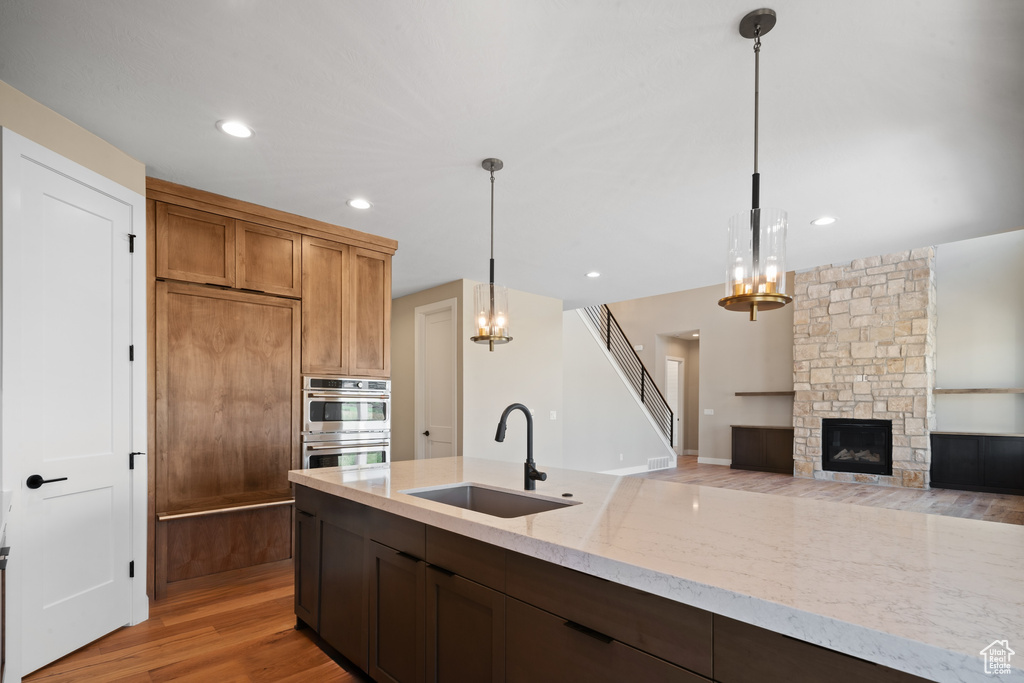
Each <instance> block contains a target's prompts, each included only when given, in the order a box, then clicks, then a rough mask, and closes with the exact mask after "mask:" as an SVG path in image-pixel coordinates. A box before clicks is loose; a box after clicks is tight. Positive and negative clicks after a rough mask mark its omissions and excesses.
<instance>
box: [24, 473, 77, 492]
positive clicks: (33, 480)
mask: <svg viewBox="0 0 1024 683" xmlns="http://www.w3.org/2000/svg"><path fill="white" fill-rule="evenodd" d="M67 480H68V478H67V477H58V478H56V479H43V477H42V475H39V474H33V475H32V476H31V477H29V478H28V479H26V480H25V486H27V487H29V488H30V489H37V488H39V487H40V486H42V485H43V484H52V483H53V482H55V481H67Z"/></svg>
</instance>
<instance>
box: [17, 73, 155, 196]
mask: <svg viewBox="0 0 1024 683" xmlns="http://www.w3.org/2000/svg"><path fill="white" fill-rule="evenodd" d="M0 126H3V127H4V128H7V129H9V130H12V131H14V132H15V133H17V134H18V135H22V136H24V137H26V138H28V139H29V140H32V141H33V142H35V143H37V144H40V145H42V146H43V147H46V148H47V149H49V150H52V151H54V152H56V153H57V154H60V155H61V156H63V157H66V158H68V159H70V160H71V161H74V162H75V163H77V164H81V165H82V166H85V167H86V168H88V169H89V170H91V171H94V172H96V173H99V174H100V175H102V176H104V177H107V178H110V179H111V180H113V181H114V182H115V183H118V184H119V185H123V186H124V187H127V188H128V189H129V190H133V191H135V192H138V193H139V194H141V195H145V194H146V165H145V164H143V163H142V162H140V161H136V160H135V159H133V158H131V157H130V156H128V155H127V154H125V153H124V152H122V151H121V150H119V149H117V148H116V147H114V146H113V145H111V144H110V143H108V142H105V141H104V140H101V139H100V138H98V137H96V136H95V135H93V134H92V133H90V132H89V131H87V130H85V129H84V128H82V127H81V126H79V125H77V124H75V123H72V122H71V121H69V120H68V119H66V118H64V117H63V116H61V115H60V114H58V113H57V112H55V111H53V110H51V109H47V108H46V107H44V106H43V105H42V104H40V103H39V102H36V101H35V100H33V99H32V98H31V97H28V96H27V95H25V94H24V93H22V92H20V91H18V90H16V89H14V88H12V87H11V86H10V85H8V84H7V83H4V82H3V81H0Z"/></svg>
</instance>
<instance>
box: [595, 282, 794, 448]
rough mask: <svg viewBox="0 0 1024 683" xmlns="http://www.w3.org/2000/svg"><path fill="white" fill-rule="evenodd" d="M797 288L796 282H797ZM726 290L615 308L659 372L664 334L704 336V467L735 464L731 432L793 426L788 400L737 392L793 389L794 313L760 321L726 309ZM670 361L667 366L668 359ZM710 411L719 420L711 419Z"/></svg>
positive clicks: (651, 299) (711, 289)
mask: <svg viewBox="0 0 1024 683" xmlns="http://www.w3.org/2000/svg"><path fill="white" fill-rule="evenodd" d="M789 281H792V279H791V278H789ZM721 296H722V287H721V285H716V286H713V287H702V288H700V289H691V290H687V291H685V292H673V293H671V294H662V295H659V296H652V297H646V298H644V299H634V300H632V301H623V302H619V303H615V304H610V305H609V307H610V308H611V310H612V313H613V314H614V315H615V317H616V319H618V321H619V324H620V325H621V326H622V329H623V330H624V331H625V333H626V336H628V337H629V340H630V341H631V342H632V343H634V344H643V345H644V350H643V351H640V352H638V353H639V355H640V358H641V359H642V360H643V362H644V365H646V366H647V367H648V368H651V367H656V360H657V359H656V353H657V348H658V344H657V343H656V342H657V336H658V335H659V334H673V333H676V332H680V331H684V330H700V354H699V365H700V367H699V373H700V389H699V393H700V398H699V406H698V407H699V409H700V410H701V414H700V416H699V434H700V443H699V447H698V450H699V451H700V460H701V461H702V462H708V461H712V462H721V463H726V462H730V461H731V460H732V431H731V429H730V425H765V426H789V425H792V424H793V400H792V398H790V397H787V396H781V397H779V396H769V397H739V396H735V392H737V391H789V390H791V389H792V388H793V307H792V306H786V307H784V308H781V309H779V310H776V311H769V312H761V313H759V314H758V319H757V322H750V320H749V318H748V316H747V315H746V314H743V313H733V312H729V311H726V310H725V309H723V308H721V307H720V306H719V305H718V300H719V299H720V298H721ZM662 362H664V359H662ZM705 409H710V410H714V411H715V414H714V415H705V414H703V411H704V410H705Z"/></svg>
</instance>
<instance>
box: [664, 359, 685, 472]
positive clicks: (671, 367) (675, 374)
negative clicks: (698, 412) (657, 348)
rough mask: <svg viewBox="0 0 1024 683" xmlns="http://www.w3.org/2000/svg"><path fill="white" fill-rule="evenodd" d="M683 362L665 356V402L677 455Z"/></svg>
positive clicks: (680, 445) (680, 431) (681, 427)
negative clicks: (668, 409)
mask: <svg viewBox="0 0 1024 683" xmlns="http://www.w3.org/2000/svg"><path fill="white" fill-rule="evenodd" d="M684 362H685V361H684V360H683V359H682V358H675V357H673V356H665V401H666V402H667V403H668V407H669V408H671V409H672V419H673V420H674V424H673V426H672V448H673V449H675V452H676V454H677V455H682V453H683V448H682V446H683V387H684V384H685V379H684V375H683V368H684Z"/></svg>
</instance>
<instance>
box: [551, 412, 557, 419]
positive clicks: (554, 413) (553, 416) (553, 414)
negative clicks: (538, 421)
mask: <svg viewBox="0 0 1024 683" xmlns="http://www.w3.org/2000/svg"><path fill="white" fill-rule="evenodd" d="M550 417H551V419H552V420H557V419H558V411H557V410H552V411H551V416H550Z"/></svg>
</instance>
